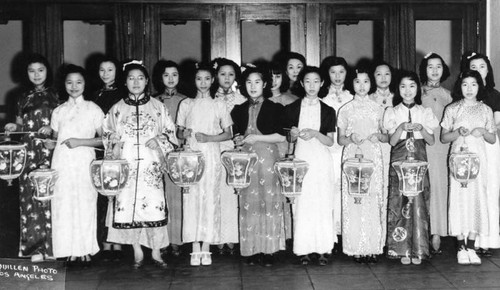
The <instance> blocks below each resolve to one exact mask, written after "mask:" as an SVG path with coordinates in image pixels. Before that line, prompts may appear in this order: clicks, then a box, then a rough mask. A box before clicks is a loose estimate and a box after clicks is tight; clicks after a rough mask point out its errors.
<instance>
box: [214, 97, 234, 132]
mask: <svg viewBox="0 0 500 290" xmlns="http://www.w3.org/2000/svg"><path fill="white" fill-rule="evenodd" d="M217 110H218V111H219V114H218V115H219V118H220V126H221V128H222V129H225V128H227V127H229V126H231V125H233V119H231V115H230V114H229V111H228V109H227V106H226V104H225V103H224V102H218V103H217Z"/></svg>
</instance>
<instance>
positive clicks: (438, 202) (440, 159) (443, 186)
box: [422, 85, 452, 237]
mask: <svg viewBox="0 0 500 290" xmlns="http://www.w3.org/2000/svg"><path fill="white" fill-rule="evenodd" d="M451 102H452V98H451V95H450V92H449V91H448V90H447V89H445V88H443V87H441V86H437V87H436V86H427V85H425V86H423V87H422V106H424V107H425V108H431V109H432V112H433V113H434V115H435V116H436V118H437V119H438V120H441V119H442V118H443V113H444V108H445V107H446V106H447V105H448V104H449V103H451ZM440 135H441V126H438V127H436V129H434V145H432V146H427V159H428V160H429V169H428V170H429V180H430V183H431V184H430V186H431V197H430V209H429V214H430V218H431V234H432V235H440V236H442V237H445V236H447V235H448V151H449V150H450V144H443V143H441V139H440V138H439V136H440Z"/></svg>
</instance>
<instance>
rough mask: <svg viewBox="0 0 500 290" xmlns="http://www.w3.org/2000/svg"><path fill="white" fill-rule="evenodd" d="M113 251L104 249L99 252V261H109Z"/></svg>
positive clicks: (111, 258)
mask: <svg viewBox="0 0 500 290" xmlns="http://www.w3.org/2000/svg"><path fill="white" fill-rule="evenodd" d="M113 256H114V253H113V251H111V250H104V251H102V252H101V261H103V262H109V261H111V260H113Z"/></svg>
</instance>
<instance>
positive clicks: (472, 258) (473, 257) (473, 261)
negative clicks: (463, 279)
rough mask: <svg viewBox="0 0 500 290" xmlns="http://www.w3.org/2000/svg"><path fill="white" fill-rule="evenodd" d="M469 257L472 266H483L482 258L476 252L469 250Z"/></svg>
mask: <svg viewBox="0 0 500 290" xmlns="http://www.w3.org/2000/svg"><path fill="white" fill-rule="evenodd" d="M467 255H468V257H469V263H470V264H471V265H481V258H479V256H478V255H477V254H476V251H475V250H473V249H467ZM459 264H460V263H459Z"/></svg>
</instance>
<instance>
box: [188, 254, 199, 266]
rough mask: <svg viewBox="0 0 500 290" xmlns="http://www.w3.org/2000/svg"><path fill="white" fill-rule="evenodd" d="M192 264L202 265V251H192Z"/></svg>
mask: <svg viewBox="0 0 500 290" xmlns="http://www.w3.org/2000/svg"><path fill="white" fill-rule="evenodd" d="M190 264H191V266H199V265H201V252H195V253H191V262H190Z"/></svg>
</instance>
